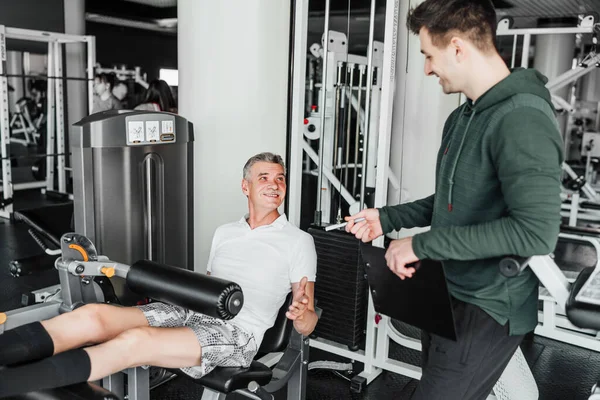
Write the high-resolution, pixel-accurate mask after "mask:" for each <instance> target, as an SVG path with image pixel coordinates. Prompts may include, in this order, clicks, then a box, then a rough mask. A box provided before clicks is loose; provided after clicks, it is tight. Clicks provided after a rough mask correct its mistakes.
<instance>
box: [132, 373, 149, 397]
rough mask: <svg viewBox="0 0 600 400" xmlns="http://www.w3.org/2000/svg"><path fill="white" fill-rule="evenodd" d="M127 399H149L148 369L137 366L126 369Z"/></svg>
mask: <svg viewBox="0 0 600 400" xmlns="http://www.w3.org/2000/svg"><path fill="white" fill-rule="evenodd" d="M127 398H128V400H150V371H149V370H148V369H146V368H142V367H137V368H129V369H127Z"/></svg>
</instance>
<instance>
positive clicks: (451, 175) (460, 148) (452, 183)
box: [448, 110, 476, 212]
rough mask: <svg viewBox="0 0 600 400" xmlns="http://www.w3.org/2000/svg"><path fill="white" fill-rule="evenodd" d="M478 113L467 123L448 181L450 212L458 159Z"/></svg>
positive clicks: (450, 210)
mask: <svg viewBox="0 0 600 400" xmlns="http://www.w3.org/2000/svg"><path fill="white" fill-rule="evenodd" d="M475 114H476V111H475V110H473V113H472V114H471V117H470V118H469V122H467V127H466V128H465V132H464V134H463V136H462V138H461V140H460V145H459V146H458V152H457V155H456V157H455V158H454V163H453V164H452V170H451V171H450V178H449V179H448V184H449V185H450V187H449V188H448V211H449V212H452V191H453V188H454V174H455V173H456V166H457V165H458V159H459V158H460V153H461V152H462V149H463V145H464V144H465V138H466V137H467V133H468V132H469V127H470V126H471V121H473V118H474V117H475Z"/></svg>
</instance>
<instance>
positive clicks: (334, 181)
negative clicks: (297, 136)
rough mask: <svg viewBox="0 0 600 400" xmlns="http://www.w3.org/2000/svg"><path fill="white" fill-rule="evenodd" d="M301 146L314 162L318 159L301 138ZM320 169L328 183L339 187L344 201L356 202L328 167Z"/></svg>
mask: <svg viewBox="0 0 600 400" xmlns="http://www.w3.org/2000/svg"><path fill="white" fill-rule="evenodd" d="M302 146H303V148H304V151H305V152H306V154H307V155H308V156H309V157H310V158H311V159H312V160H313V161H314V162H315V163H316V162H317V161H318V158H319V155H318V154H317V153H315V151H314V150H313V148H312V147H310V144H308V143H306V141H304V140H303V141H302ZM321 170H322V172H323V174H324V175H325V177H326V178H327V179H328V180H329V183H331V185H332V186H334V187H335V188H339V189H340V193H341V194H342V197H343V198H344V200H346V202H348V204H350V205H352V204H354V203H356V200H355V199H354V197H353V196H352V194H350V192H348V189H346V188H345V187H344V186H342V184H341V182H340V181H339V180H338V178H337V177H336V176H335V174H334V173H333V172H331V170H330V169H329V167H326V168H325V167H323V168H321ZM319 172H321V171H319Z"/></svg>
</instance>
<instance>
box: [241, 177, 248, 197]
mask: <svg viewBox="0 0 600 400" xmlns="http://www.w3.org/2000/svg"><path fill="white" fill-rule="evenodd" d="M242 193H244V194H245V195H246V196H248V193H249V189H248V181H247V180H245V179H242Z"/></svg>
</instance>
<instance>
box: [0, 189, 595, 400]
mask: <svg viewBox="0 0 600 400" xmlns="http://www.w3.org/2000/svg"><path fill="white" fill-rule="evenodd" d="M17 200H18V204H19V205H20V206H19V207H20V208H29V207H32V206H34V205H36V206H40V200H39V197H38V196H34V197H30V196H28V195H25V194H22V192H21V193H18V194H17ZM44 202H45V203H50V201H47V200H44ZM39 253H41V250H40V249H39V248H38V247H37V245H36V244H35V242H34V241H33V239H31V237H30V236H29V235H28V233H27V229H26V227H25V225H24V224H22V223H14V222H10V221H8V220H5V219H2V218H0V288H2V289H1V290H0V310H10V309H14V308H17V307H19V306H20V302H21V294H22V293H26V292H29V291H32V290H36V289H39V288H42V287H45V286H49V285H52V284H55V283H58V277H57V276H56V273H55V272H54V271H47V272H45V273H42V274H40V275H35V276H28V277H22V278H13V277H11V276H10V275H9V273H8V263H9V261H10V260H13V259H15V258H22V257H26V256H30V255H34V254H39ZM555 259H556V260H557V262H558V264H559V265H560V266H561V267H562V268H564V269H569V270H573V271H577V270H580V269H581V268H583V267H586V266H592V265H594V264H595V262H596V254H595V253H594V251H593V250H592V249H590V248H589V247H585V246H581V245H575V244H560V245H559V247H558V248H557V250H556V252H555ZM398 325H401V324H398ZM398 328H399V329H400V330H401V331H403V332H404V333H406V334H409V335H411V336H416V335H418V332H417V331H415V330H414V329H411V328H410V327H407V326H398ZM521 349H522V351H523V354H524V355H525V358H526V359H527V362H528V364H529V366H530V368H531V370H532V372H533V376H534V377H535V380H536V382H537V385H538V388H539V392H540V397H539V398H540V400H559V399H560V400H564V399H572V400H585V399H587V398H588V396H589V393H590V389H591V387H592V386H593V384H594V383H595V382H596V379H598V378H600V369H599V368H598V366H600V353H596V352H593V351H589V350H586V349H582V348H580V347H576V346H571V345H568V344H565V343H561V342H556V341H553V340H549V339H546V338H542V337H539V336H531V337H528V338H527V339H526V340H525V341H524V343H523V344H522V346H521ZM391 356H392V357H393V358H396V359H399V360H402V361H405V362H410V363H413V364H415V365H418V364H419V360H420V354H419V352H417V351H414V350H409V349H405V348H401V347H400V346H397V345H395V344H392V345H391ZM314 360H330V361H344V362H347V360H343V359H340V358H338V357H336V356H333V355H331V354H329V353H325V352H322V351H319V350H311V361H314ZM356 370H357V371H360V365H358V364H357V365H356ZM415 385H416V381H415V380H412V379H410V378H407V377H404V376H400V375H397V374H392V373H388V372H383V373H382V374H381V375H380V376H379V377H378V378H377V379H376V380H374V381H373V382H372V383H371V384H370V385H369V386H368V387H366V388H365V389H364V390H363V392H362V393H360V394H356V393H352V392H350V384H349V382H348V381H347V380H346V379H344V377H343V376H339V375H336V374H335V373H334V372H331V371H324V370H312V371H310V372H309V378H308V387H307V399H308V400H343V399H352V400H358V399H364V400H375V399H376V400H382V399H400V400H402V399H409V398H410V394H411V393H412V390H413V389H414V387H415ZM201 393H202V388H201V387H200V386H198V385H196V384H194V383H193V382H191V381H190V380H187V379H185V378H182V377H177V378H175V379H173V380H171V381H169V382H167V383H165V384H163V385H162V386H160V387H158V388H156V389H154V390H153V391H152V392H151V399H152V400H170V399H173V400H175V399H177V400H188V399H189V400H191V399H200V397H201ZM242 398H243V397H241V396H239V395H231V396H229V397H228V399H230V400H231V399H242ZM276 399H277V400H279V399H285V395H284V394H283V393H278V394H277V396H276Z"/></svg>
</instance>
